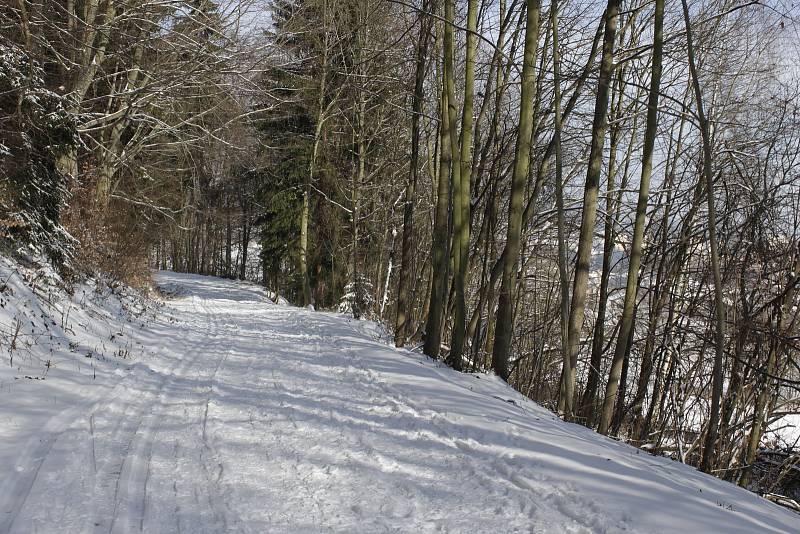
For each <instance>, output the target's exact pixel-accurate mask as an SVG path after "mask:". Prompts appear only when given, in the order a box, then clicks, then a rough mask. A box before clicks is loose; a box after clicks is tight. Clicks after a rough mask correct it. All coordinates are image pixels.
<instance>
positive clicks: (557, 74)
mask: <svg viewBox="0 0 800 534" xmlns="http://www.w3.org/2000/svg"><path fill="white" fill-rule="evenodd" d="M550 23H551V25H552V30H551V31H552V32H553V91H554V103H553V111H554V119H553V120H554V129H555V131H554V133H553V141H554V144H553V146H554V149H555V153H556V176H555V192H556V225H557V228H556V230H557V237H558V282H559V297H560V301H559V326H560V333H561V359H562V361H564V362H566V361H567V359H568V358H569V351H568V349H567V346H568V342H569V337H568V334H567V332H568V330H567V325H568V323H569V274H568V272H567V238H566V223H565V221H564V164H563V154H562V150H561V130H562V128H563V125H562V122H561V52H560V50H559V49H558V46H559V44H558V0H552V5H551V7H550ZM563 401H564V399H563V397H562V398H560V399H559V409H560V410H563V409H564V406H563Z"/></svg>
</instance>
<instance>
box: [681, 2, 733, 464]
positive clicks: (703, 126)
mask: <svg viewBox="0 0 800 534" xmlns="http://www.w3.org/2000/svg"><path fill="white" fill-rule="evenodd" d="M681 4H682V5H683V20H684V23H685V24H686V54H687V58H688V60H689V72H690V73H691V76H692V86H693V88H694V98H695V105H696V107H697V120H698V122H699V124H700V135H701V137H702V139H703V177H704V179H705V182H706V189H707V190H708V191H707V195H708V196H707V202H708V241H709V248H710V254H711V273H712V275H713V277H714V344H715V346H714V366H713V369H712V371H711V375H712V385H711V413H710V414H709V421H708V431H707V433H706V439H705V444H704V446H703V456H702V459H701V461H700V469H701V470H702V471H705V472H706V473H708V472H710V471H711V467H712V463H713V461H714V454H715V450H716V444H717V432H718V430H719V415H720V414H719V406H720V399H721V398H722V360H723V358H724V356H725V304H724V302H723V299H722V277H721V275H720V268H719V252H718V251H717V214H716V209H715V206H714V177H713V172H712V168H711V166H712V157H713V155H712V152H711V132H710V128H709V121H708V119H707V117H706V114H705V111H704V109H703V91H702V90H701V88H700V78H699V76H698V74H697V66H696V64H695V57H694V43H693V41H692V26H691V21H690V20H689V5H688V4H687V3H686V0H681Z"/></svg>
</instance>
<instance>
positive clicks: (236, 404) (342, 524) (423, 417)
mask: <svg viewBox="0 0 800 534" xmlns="http://www.w3.org/2000/svg"><path fill="white" fill-rule="evenodd" d="M157 279H158V281H159V283H160V284H161V285H162V286H164V287H166V288H168V289H169V290H171V291H173V292H175V293H176V298H175V299H174V300H172V301H170V304H169V305H170V307H171V308H172V309H173V312H172V314H171V318H170V319H169V320H167V319H166V318H164V319H162V320H160V322H159V323H158V324H157V325H155V326H153V327H151V328H149V329H148V330H147V336H148V338H147V339H144V340H142V342H143V343H145V344H147V345H149V346H151V347H153V348H157V350H156V351H155V353H156V356H154V357H152V358H151V359H149V360H147V361H144V362H139V363H137V364H135V365H133V366H132V368H131V370H130V372H128V373H127V374H126V375H124V377H122V378H121V379H120V381H119V382H118V383H117V384H116V385H115V386H113V387H112V388H107V389H106V390H104V391H102V392H100V393H98V394H97V395H96V396H94V397H93V396H92V395H89V394H87V396H86V400H85V401H84V402H83V403H81V404H79V405H75V406H73V407H71V408H70V409H68V410H66V411H62V412H61V413H59V414H57V415H55V416H54V417H53V418H52V419H50V421H49V422H48V423H47V425H46V426H45V428H43V429H41V431H40V432H38V434H37V437H36V439H34V440H32V441H31V443H30V444H29V445H28V446H27V447H25V448H24V450H21V451H19V455H18V460H17V461H16V465H15V466H14V467H15V473H14V474H13V475H9V476H6V477H5V478H4V479H2V480H0V513H1V514H2V515H0V533H5V532H13V533H32V532H40V533H41V532H68V533H73V532H74V533H78V532H93V533H94V532H98V533H99V532H103V533H106V532H120V533H124V532H153V533H162V532H184V533H192V534H195V533H203V532H210V533H216V532H246V533H301V532H307V533H320V532H338V533H350V532H364V533H373V532H375V533H377V532H413V533H417V532H469V533H480V532H487V533H489V532H491V533H495V532H498V533H499V532H543V533H544V532H648V533H649V532H726V533H732V532H743V533H744V532H798V531H800V516H797V515H795V514H792V513H790V512H788V511H786V510H783V509H781V508H779V507H777V506H776V505H773V504H771V503H769V502H767V501H765V500H763V499H761V498H759V497H757V496H755V495H753V494H751V493H749V492H746V491H744V490H740V489H739V488H736V487H734V486H731V485H729V484H727V483H724V482H721V481H719V480H716V479H713V478H710V477H707V476H705V475H702V474H700V473H698V472H696V471H694V470H692V469H689V468H686V467H685V466H682V465H678V464H676V463H673V462H670V461H669V460H666V459H663V458H655V457H652V456H649V455H646V454H644V453H642V454H639V453H638V452H637V451H636V450H635V449H632V448H630V447H627V446H624V445H620V444H618V443H616V442H613V441H611V440H607V439H604V438H600V437H598V436H597V435H596V434H594V433H592V432H591V431H589V430H587V429H585V428H582V427H579V426H576V425H568V424H564V423H562V422H560V421H558V420H556V419H555V418H554V417H553V416H552V414H551V413H550V412H548V411H546V410H544V409H542V408H540V407H538V406H537V405H535V404H534V403H532V402H530V401H527V400H526V399H524V398H523V397H521V396H520V395H518V394H517V393H515V392H514V391H512V390H511V389H509V388H508V387H506V386H505V385H504V384H502V383H501V382H500V381H499V380H497V379H496V378H494V377H491V376H487V375H469V374H458V373H454V372H452V371H450V370H448V369H445V368H441V367H439V366H438V365H437V364H436V363H435V362H430V361H428V360H426V359H424V358H422V357H420V356H418V355H415V354H412V353H410V352H407V351H396V350H394V349H392V348H390V347H388V346H386V345H385V344H383V343H382V342H381V341H380V340H378V339H376V336H375V329H374V327H373V326H372V325H370V324H369V323H365V322H356V321H352V320H348V319H346V318H344V317H341V316H338V315H335V314H326V313H315V312H311V311H307V310H302V309H298V308H293V307H289V306H278V305H273V304H271V303H269V302H267V299H266V298H265V295H264V293H263V292H262V291H261V290H259V289H258V288H256V287H254V286H248V285H242V284H236V283H234V282H230V281H224V280H220V279H215V278H209V277H199V276H190V275H179V274H174V273H159V274H158V275H157ZM165 317H166V316H165ZM2 473H5V471H3V472H2Z"/></svg>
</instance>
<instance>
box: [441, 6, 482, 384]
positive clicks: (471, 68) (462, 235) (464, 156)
mask: <svg viewBox="0 0 800 534" xmlns="http://www.w3.org/2000/svg"><path fill="white" fill-rule="evenodd" d="M477 16H478V13H477V2H476V0H469V2H468V4H467V27H468V32H467V50H466V65H465V73H464V107H463V112H462V115H461V143H460V144H459V142H458V134H457V132H456V122H457V118H458V113H457V111H456V99H455V48H454V31H453V22H454V20H455V0H445V18H446V19H447V22H446V23H445V24H446V26H445V32H444V50H445V52H444V53H445V59H444V60H445V84H446V86H447V97H448V108H447V109H448V114H449V115H450V145H451V146H452V152H453V167H452V169H451V179H452V181H453V199H452V200H453V252H452V253H453V293H454V295H453V296H454V306H453V339H452V343H451V348H450V353H449V354H448V357H447V363H448V365H450V366H451V367H453V368H454V369H456V370H459V371H460V370H461V360H462V353H463V351H464V341H465V337H466V320H467V303H466V294H465V293H466V288H465V286H466V278H467V267H468V265H467V264H468V262H469V198H470V179H469V176H470V166H471V164H472V158H471V157H470V151H471V145H472V120H473V117H472V113H473V99H474V94H473V93H474V84H475V47H476V46H477V41H476V36H475V33H474V32H475V29H476V26H477Z"/></svg>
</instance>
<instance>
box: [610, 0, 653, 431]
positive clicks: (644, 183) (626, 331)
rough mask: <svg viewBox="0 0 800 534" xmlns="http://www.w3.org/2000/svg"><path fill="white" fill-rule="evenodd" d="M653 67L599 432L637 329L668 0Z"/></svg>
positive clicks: (611, 405)
mask: <svg viewBox="0 0 800 534" xmlns="http://www.w3.org/2000/svg"><path fill="white" fill-rule="evenodd" d="M653 35H654V39H653V69H652V74H651V76H650V94H649V96H648V100H647V125H646V126H645V132H644V148H643V152H642V174H641V179H640V182H639V197H638V199H637V201H636V220H635V222H634V226H633V242H632V244H631V256H630V259H629V261H628V281H627V284H626V286H625V301H624V304H623V307H622V310H623V311H622V323H621V324H620V328H619V332H618V334H617V344H616V348H615V349H614V358H613V360H612V362H611V371H610V372H609V377H608V383H607V385H606V393H605V398H604V400H603V409H602V413H601V416H600V417H601V418H600V425H599V428H598V432H600V433H601V434H607V433H608V429H609V425H610V423H611V417H612V409H613V406H614V401H615V400H616V397H617V389H618V385H619V379H620V373H621V370H622V366H623V361H624V360H627V358H626V354H628V351H626V347H627V346H628V344H629V340H630V338H631V335H632V332H633V322H634V317H633V314H634V310H635V307H636V290H637V288H638V287H639V267H640V266H641V259H642V242H643V240H644V227H645V222H646V217H647V200H648V198H649V196H650V179H651V177H652V175H653V151H654V149H655V141H656V134H657V133H658V98H659V91H660V90H661V89H660V88H661V72H662V57H663V50H664V0H656V12H655V21H654V23H653Z"/></svg>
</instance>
